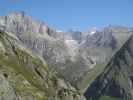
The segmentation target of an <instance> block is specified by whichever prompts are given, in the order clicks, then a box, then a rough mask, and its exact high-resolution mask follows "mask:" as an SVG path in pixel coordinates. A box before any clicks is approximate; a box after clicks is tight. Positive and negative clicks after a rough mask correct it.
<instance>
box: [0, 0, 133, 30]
mask: <svg viewBox="0 0 133 100" xmlns="http://www.w3.org/2000/svg"><path fill="white" fill-rule="evenodd" d="M132 5H133V1H132V0H117V1H116V0H100V1H98V0H78V1H77V0H54V1H52V0H38V1H34V0H29V1H26V0H1V7H0V15H1V16H2V15H7V14H9V13H11V12H14V11H24V12H26V14H27V15H30V16H32V17H34V18H35V19H39V20H41V21H44V22H46V23H47V24H48V25H49V26H50V27H53V28H56V29H60V30H63V31H66V30H70V29H75V30H79V31H85V30H87V29H88V28H89V27H98V28H100V27H104V26H107V25H109V24H111V25H123V26H133V22H132V21H131V19H132V17H133V14H132V13H131V12H132V10H133V6H132Z"/></svg>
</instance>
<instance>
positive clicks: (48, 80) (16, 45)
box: [0, 31, 85, 100]
mask: <svg viewBox="0 0 133 100" xmlns="http://www.w3.org/2000/svg"><path fill="white" fill-rule="evenodd" d="M0 51H1V52H0V99H1V100H85V99H84V97H83V96H82V95H81V94H80V92H78V91H77V90H76V89H75V88H74V87H72V86H71V85H70V84H69V83H66V82H65V81H64V80H62V79H60V78H58V77H57V76H56V75H55V72H51V71H50V70H49V67H48V65H47V64H46V62H45V61H44V59H42V57H40V56H38V55H35V54H33V53H32V52H31V51H30V50H29V49H27V48H26V47H25V46H23V44H22V43H21V41H19V39H18V38H17V37H15V36H14V35H13V34H11V33H5V32H3V31H0Z"/></svg>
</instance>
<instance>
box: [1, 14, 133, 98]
mask: <svg viewBox="0 0 133 100" xmlns="http://www.w3.org/2000/svg"><path fill="white" fill-rule="evenodd" d="M132 34H133V28H132V27H126V26H121V25H108V26H106V27H104V28H102V29H97V28H95V27H92V28H91V29H89V30H88V31H86V32H80V31H73V30H70V31H66V32H63V31H59V30H57V29H53V28H52V27H49V25H47V23H45V22H42V21H39V20H36V19H34V18H32V17H31V16H28V15H26V14H25V13H24V12H14V13H11V14H9V15H7V16H1V17H0V100H133V68H132V67H133V35H132Z"/></svg>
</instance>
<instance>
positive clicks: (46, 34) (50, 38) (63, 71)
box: [0, 12, 92, 85]
mask: <svg viewBox="0 0 133 100" xmlns="http://www.w3.org/2000/svg"><path fill="white" fill-rule="evenodd" d="M0 29H1V30H3V31H6V32H8V33H10V32H11V33H13V34H14V35H15V36H16V37H17V38H18V39H19V40H20V41H21V42H22V43H23V45H25V46H26V47H27V48H29V49H30V50H32V51H33V53H35V54H39V55H40V56H42V57H43V58H44V59H45V60H46V62H47V64H48V65H49V66H50V68H51V70H56V71H57V72H58V73H59V76H61V77H63V78H64V79H65V80H68V81H70V82H71V83H73V84H74V85H75V84H76V83H77V81H78V80H79V79H80V78H81V77H82V76H83V75H84V74H85V73H86V72H87V71H88V70H89V69H90V67H91V65H92V64H91V58H89V59H87V57H83V55H84V53H83V52H82V51H81V50H80V49H79V47H78V43H77V40H73V38H74V35H75V34H76V33H74V32H73V37H72V36H71V35H72V33H70V34H71V35H70V34H67V33H63V32H57V31H55V30H53V29H51V28H49V27H48V26H47V25H46V24H44V23H42V22H39V21H36V20H34V19H32V18H31V17H30V16H27V15H25V13H23V12H16V13H12V14H10V15H8V16H5V17H0ZM79 34H80V33H79ZM75 38H76V39H79V36H78V37H75ZM70 41H73V42H70ZM79 62H80V64H79ZM70 73H71V75H70Z"/></svg>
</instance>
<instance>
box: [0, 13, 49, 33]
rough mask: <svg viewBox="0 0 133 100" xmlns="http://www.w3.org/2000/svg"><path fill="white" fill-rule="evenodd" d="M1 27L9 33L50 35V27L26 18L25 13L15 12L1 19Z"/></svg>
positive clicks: (28, 17)
mask: <svg viewBox="0 0 133 100" xmlns="http://www.w3.org/2000/svg"><path fill="white" fill-rule="evenodd" d="M0 27H1V28H3V30H6V31H7V32H12V33H16V34H17V35H18V34H22V33H40V34H46V33H48V26H47V25H46V24H44V23H42V22H39V21H36V20H33V19H32V18H31V17H30V16H25V13H24V12H15V13H12V14H10V15H8V16H5V17H0Z"/></svg>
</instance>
